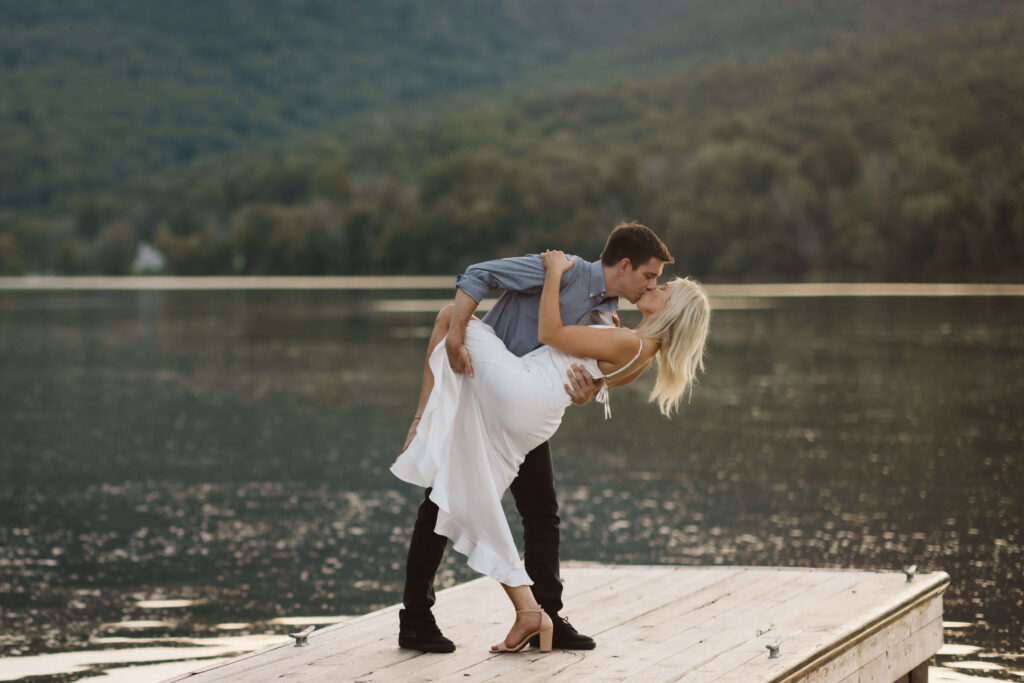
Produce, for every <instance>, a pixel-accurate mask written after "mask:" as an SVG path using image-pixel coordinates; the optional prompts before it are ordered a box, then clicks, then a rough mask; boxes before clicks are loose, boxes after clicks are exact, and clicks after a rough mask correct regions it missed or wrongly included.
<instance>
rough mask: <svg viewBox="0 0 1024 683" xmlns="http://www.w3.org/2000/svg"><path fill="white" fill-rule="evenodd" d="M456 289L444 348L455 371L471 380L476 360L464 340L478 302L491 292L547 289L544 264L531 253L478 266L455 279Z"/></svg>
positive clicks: (486, 262)
mask: <svg viewBox="0 0 1024 683" xmlns="http://www.w3.org/2000/svg"><path fill="white" fill-rule="evenodd" d="M455 286H456V287H457V288H458V289H457V290H456V291H455V310H454V311H452V322H451V327H449V328H448V335H447V336H446V337H445V342H444V346H445V351H447V353H448V362H449V363H450V364H451V366H452V369H453V370H454V371H455V372H465V373H466V374H467V375H469V376H470V377H472V376H473V361H472V360H471V359H470V357H469V351H467V350H466V346H465V343H464V340H465V337H466V325H468V324H469V319H470V318H472V317H473V313H474V312H475V311H476V308H477V306H478V305H479V302H480V301H481V300H483V298H484V297H485V296H487V293H488V292H490V291H491V290H492V289H510V290H512V291H515V292H524V291H531V290H535V291H537V292H539V291H540V290H541V288H542V287H543V286H544V262H543V261H541V259H540V256H538V255H536V254H530V255H528V256H518V257H515V258H503V259H495V260H493V261H484V262H483V263H476V264H474V265H472V266H470V267H469V268H467V269H466V272H465V273H463V274H462V275H460V276H459V277H458V278H457V279H456V280H455Z"/></svg>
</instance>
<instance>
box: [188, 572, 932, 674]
mask: <svg viewBox="0 0 1024 683" xmlns="http://www.w3.org/2000/svg"><path fill="white" fill-rule="evenodd" d="M562 574H563V580H564V582H565V610H563V614H565V615H568V616H569V617H571V620H572V623H573V625H575V626H576V627H577V628H579V629H580V631H581V632H583V633H586V634H588V635H591V636H593V637H594V638H595V640H597V649H595V650H591V651H588V652H583V651H558V650H556V651H554V652H552V653H548V654H543V653H541V652H539V651H538V650H536V649H528V650H526V651H525V653H522V654H517V655H510V654H506V655H494V654H491V653H489V652H488V647H489V646H490V645H491V644H493V643H497V642H499V641H501V640H502V638H503V637H504V636H505V632H506V630H507V629H508V627H509V625H510V624H511V622H512V618H513V616H514V615H513V612H512V609H511V607H510V606H509V604H508V602H507V600H506V598H505V596H504V594H503V593H502V591H501V589H500V588H499V587H498V585H497V584H496V583H495V582H494V581H492V580H491V579H488V578H482V579H477V580H475V581H471V582H469V583H466V584H462V585H460V586H456V587H454V588H449V589H447V590H444V591H441V592H439V593H438V596H437V597H438V600H437V605H436V607H435V608H434V614H435V616H436V618H437V621H438V624H439V626H440V627H441V629H442V630H443V631H444V633H445V635H447V636H448V637H449V638H451V639H452V640H454V641H455V643H456V647H457V650H456V651H455V653H453V654H422V653H419V652H414V651H412V650H404V649H400V648H399V647H398V645H397V638H398V635H397V634H398V609H399V605H394V606H391V607H387V608H385V609H382V610H378V611H376V612H372V613H370V614H366V615H364V616H361V617H358V618H355V619H352V620H350V621H346V622H344V623H340V624H335V625H333V626H329V627H327V628H324V629H322V630H319V631H315V632H314V633H313V634H312V635H311V636H310V637H309V641H308V645H306V646H305V647H297V646H295V645H293V644H292V641H290V640H289V641H287V642H285V643H282V644H281V645H279V646H274V647H270V648H267V649H265V650H262V651H259V652H254V653H251V654H248V655H244V656H241V657H238V658H236V659H233V660H230V661H227V662H221V663H218V664H212V665H209V666H208V667H207V668H205V669H200V670H198V671H196V672H194V673H192V674H189V675H187V676H183V677H181V678H176V679H173V680H175V681H187V682H188V683H200V682H205V681H269V680H278V679H287V680H300V681H362V682H367V683H369V682H370V681H435V680H449V681H456V680H457V681H467V680H469V681H492V680H502V681H595V680H596V681H623V680H629V681H643V682H645V683H646V682H648V681H686V682H687V683H689V682H691V681H737V682H739V681H742V682H743V683H751V682H757V681H828V682H831V681H836V682H838V681H844V682H852V681H864V682H867V681H872V682H875V681H879V682H882V683H890V682H894V681H900V682H906V683H919V682H921V681H926V680H927V676H928V673H927V672H928V668H927V662H928V660H929V659H930V658H931V656H932V655H933V654H935V652H936V651H937V650H938V649H939V647H940V645H941V644H942V593H943V591H944V590H945V588H946V586H947V585H948V583H949V577H948V576H947V575H946V574H945V573H944V572H935V573H930V574H920V575H917V576H915V577H914V579H913V581H908V580H907V578H906V577H905V576H904V574H903V573H902V572H866V571H848V570H830V569H783V568H767V567H674V566H673V567H668V566H624V565H612V566H607V565H592V566H587V565H575V566H563V572H562ZM775 643H777V644H778V646H779V648H778V655H779V656H778V657H777V658H772V657H771V656H770V652H769V649H768V645H774V644H775Z"/></svg>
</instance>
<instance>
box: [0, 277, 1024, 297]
mask: <svg viewBox="0 0 1024 683" xmlns="http://www.w3.org/2000/svg"><path fill="white" fill-rule="evenodd" d="M454 287H455V276H448V275H365V276H364V275H342V276H316V277H309V276H182V277H177V276H162V275H160V276H51V275H29V276H20V277H0V291H6V292H19V291H20V292H26V291H28V292H32V291H36V292H38V291H228V290H338V291H346V290H347V291H360V290H451V289H454ZM704 287H705V288H706V289H707V291H708V293H709V294H710V295H711V296H713V297H715V298H722V299H729V298H810V297H962V296H1016V297H1020V296H1024V284H987V283H986V284H981V283H907V282H893V283H883V282H868V283H859V282H793V283H751V284H728V283H723V284H705V285H704Z"/></svg>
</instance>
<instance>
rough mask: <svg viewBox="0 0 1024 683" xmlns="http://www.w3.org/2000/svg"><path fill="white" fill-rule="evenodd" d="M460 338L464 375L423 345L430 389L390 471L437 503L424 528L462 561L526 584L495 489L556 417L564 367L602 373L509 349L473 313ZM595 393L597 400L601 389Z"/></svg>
mask: <svg viewBox="0 0 1024 683" xmlns="http://www.w3.org/2000/svg"><path fill="white" fill-rule="evenodd" d="M465 345H466V349H467V350H468V351H469V355H470V358H471V359H472V362H473V373H474V377H473V378H472V379H470V378H469V377H467V376H466V375H465V374H456V373H455V372H454V371H453V370H452V369H451V365H449V363H448V355H447V353H446V351H445V346H444V342H443V341H442V342H441V343H440V344H438V345H437V346H436V347H435V348H434V350H433V351H432V352H431V354H430V360H429V364H430V370H431V372H433V373H434V388H433V390H432V391H431V394H430V398H429V399H428V400H427V405H426V407H425V408H424V410H423V417H422V419H421V420H420V424H419V427H418V428H417V431H416V436H415V438H414V439H413V441H412V443H410V444H409V447H408V448H407V449H406V450H405V452H404V453H402V454H401V455H400V456H398V459H397V460H396V461H395V463H394V465H392V466H391V471H392V472H393V473H394V474H395V475H396V476H397V477H398V478H399V479H402V480H403V481H407V482H409V483H411V484H416V485H418V486H424V487H432V491H431V492H430V499H431V500H432V501H433V502H434V503H436V504H437V507H438V509H439V512H438V515H437V524H436V526H435V527H434V531H435V532H436V533H438V534H441V535H442V536H447V537H448V538H450V539H451V540H452V542H453V544H454V546H455V549H456V550H457V551H459V552H460V553H463V554H464V555H466V557H467V560H468V563H469V566H470V567H472V568H473V569H475V570H476V571H478V572H481V573H483V574H487V575H488V576H491V577H493V578H495V579H497V580H498V581H500V582H502V583H504V584H506V585H509V586H522V585H529V584H532V583H533V582H532V581H531V580H530V577H529V575H528V574H527V573H526V569H525V568H524V566H523V562H522V560H521V559H520V558H519V551H518V550H517V549H516V546H515V542H514V541H513V539H512V532H511V530H510V529H509V525H508V520H506V519H505V513H504V511H503V510H502V507H501V497H502V495H503V494H504V492H505V490H506V489H507V488H508V487H509V485H510V484H511V483H512V480H513V479H515V477H516V474H517V473H518V471H519V465H520V464H521V463H522V462H523V459H524V458H525V457H526V454H527V453H529V452H530V451H532V450H533V449H534V448H536V447H537V446H539V445H540V444H542V443H544V442H545V441H547V440H548V439H550V438H551V436H552V435H553V434H554V433H555V431H556V430H557V429H558V426H559V424H561V422H562V415H563V414H564V413H565V409H566V407H567V406H568V405H569V404H570V402H571V401H570V398H569V396H568V394H566V391H565V388H564V385H565V383H566V382H567V379H566V372H567V371H568V370H569V366H570V365H572V364H573V363H577V364H580V365H582V366H583V367H585V368H586V369H587V370H588V371H589V372H590V374H591V376H593V377H595V378H596V377H602V376H603V375H602V373H601V371H600V370H599V369H598V367H597V361H595V360H593V359H590V358H578V357H576V356H570V355H568V354H566V353H562V352H561V351H558V350H557V349H553V348H551V347H550V346H541V347H539V348H537V349H536V350H534V351H531V352H530V353H528V354H526V355H525V356H523V357H521V358H520V357H517V356H515V355H514V354H513V353H511V352H510V351H509V350H508V349H507V348H505V345H504V344H503V343H502V341H501V340H500V339H498V337H497V336H496V335H495V334H494V330H493V329H492V328H491V327H490V326H489V325H486V324H485V323H483V322H481V321H479V320H476V319H473V320H471V321H470V323H469V325H468V326H467V328H466V336H465ZM638 355H639V354H638ZM630 364H632V361H631V362H630V363H629V364H627V365H626V366H624V367H623V368H621V369H620V370H618V371H616V372H619V371H621V370H623V369H625V367H628V365H630ZM602 394H603V399H604V400H603V401H602V402H604V403H605V404H606V405H607V391H603V392H602ZM598 400H602V396H599V397H598Z"/></svg>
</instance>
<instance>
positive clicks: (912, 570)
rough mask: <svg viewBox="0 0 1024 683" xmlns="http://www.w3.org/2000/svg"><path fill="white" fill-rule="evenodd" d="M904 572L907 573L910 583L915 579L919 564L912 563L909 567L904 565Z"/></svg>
mask: <svg viewBox="0 0 1024 683" xmlns="http://www.w3.org/2000/svg"><path fill="white" fill-rule="evenodd" d="M903 573H904V574H906V575H907V583H910V582H911V581H913V580H914V575H915V574H917V565H916V564H912V565H910V566H909V567H904V568H903Z"/></svg>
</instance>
